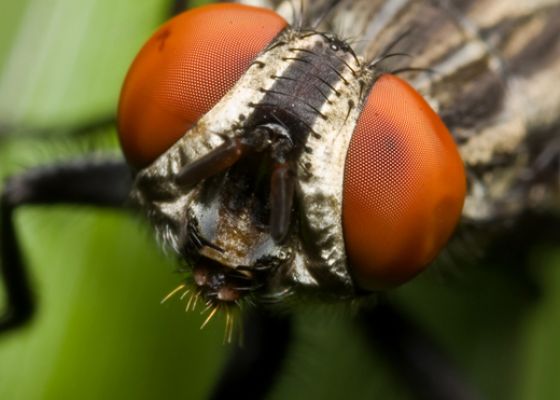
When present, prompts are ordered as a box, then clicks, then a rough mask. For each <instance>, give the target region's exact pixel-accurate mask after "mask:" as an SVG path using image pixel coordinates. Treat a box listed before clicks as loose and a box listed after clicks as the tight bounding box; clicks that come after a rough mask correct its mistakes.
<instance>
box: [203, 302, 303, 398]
mask: <svg viewBox="0 0 560 400" xmlns="http://www.w3.org/2000/svg"><path fill="white" fill-rule="evenodd" d="M291 339H292V319H291V316H290V315H287V314H277V313H267V312H266V311H264V310H262V309H251V310H247V311H246V314H245V315H244V322H243V343H244V344H243V345H242V346H237V347H233V348H232V353H231V355H230V358H229V360H228V361H227V362H226V365H225V367H224V370H223V372H222V375H221V377H220V379H219V380H218V383H217V385H216V387H215V388H214V391H213V393H212V395H211V396H210V398H211V399H212V400H221V399H245V400H249V399H263V398H265V397H266V396H267V394H268V393H269V391H270V389H271V388H272V387H273V386H274V383H275V380H276V378H277V377H278V375H279V372H280V370H281V368H282V364H283V361H284V359H285V358H286V354H287V352H288V350H289V344H290V342H291Z"/></svg>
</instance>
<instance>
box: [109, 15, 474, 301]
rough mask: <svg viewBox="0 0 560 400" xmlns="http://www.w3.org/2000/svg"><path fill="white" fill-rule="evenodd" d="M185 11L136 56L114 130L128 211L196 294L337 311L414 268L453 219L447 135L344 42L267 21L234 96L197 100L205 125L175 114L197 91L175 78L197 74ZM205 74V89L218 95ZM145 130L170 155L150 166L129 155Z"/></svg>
mask: <svg viewBox="0 0 560 400" xmlns="http://www.w3.org/2000/svg"><path fill="white" fill-rule="evenodd" d="M199 10H200V9H199ZM202 10H205V11H204V12H207V13H208V14H207V15H204V16H203V19H209V20H216V18H218V19H219V18H221V17H220V16H219V15H218V14H220V13H226V14H228V16H229V17H228V18H231V19H228V21H233V22H232V23H231V24H230V25H233V26H234V27H235V26H236V24H237V25H239V26H240V27H241V26H244V24H242V23H241V22H239V21H241V20H243V18H245V15H246V14H247V13H249V14H251V13H262V10H261V9H256V8H253V7H247V6H240V5H220V6H211V7H205V8H202ZM192 13H193V12H189V13H185V14H183V15H182V16H180V17H178V18H176V19H174V20H172V21H170V22H169V23H168V24H166V25H164V26H163V27H162V28H160V30H159V31H158V32H156V33H155V34H154V36H153V38H152V39H150V41H149V42H148V43H147V44H146V46H145V48H144V49H143V50H142V51H141V52H140V54H139V56H138V58H137V60H136V61H135V63H134V64H133V66H132V68H131V71H130V72H129V75H128V78H127V81H126V83H125V87H124V89H123V94H122V97H121V103H120V107H119V127H120V134H121V143H122V144H123V148H124V151H125V155H126V156H127V159H128V160H129V161H130V162H131V163H132V164H133V165H134V164H136V165H135V166H136V167H137V168H139V171H138V173H137V175H136V179H135V184H134V189H133V192H132V199H133V201H134V202H135V203H136V204H137V205H138V206H139V207H140V208H141V209H143V210H145V212H146V214H147V216H148V218H149V219H150V220H151V222H152V224H153V225H154V227H155V230H156V232H157V234H158V235H159V237H160V238H161V239H162V240H163V242H164V243H165V244H166V245H168V246H169V247H171V248H172V249H173V250H174V251H175V252H176V253H177V254H179V255H180V256H181V257H182V258H183V259H184V260H185V262H186V263H187V264H188V265H189V266H192V278H193V279H192V280H193V281H194V284H195V286H196V288H197V296H202V297H203V298H204V299H205V300H206V301H207V302H209V303H211V304H226V305H227V304H231V303H234V302H237V301H238V300H239V299H240V298H241V297H243V296H245V295H246V294H251V295H252V296H253V297H254V298H255V299H256V300H257V301H260V302H266V301H277V300H280V299H283V298H284V297H285V296H287V295H288V294H291V293H293V292H298V293H313V294H315V295H320V296H322V297H330V298H337V299H338V298H349V297H353V296H356V295H357V294H358V293H360V292H364V291H372V290H378V289H382V288H385V287H389V286H394V285H397V284H399V283H402V282H404V281H406V280H408V279H410V278H411V277H412V276H414V275H416V274H417V273H418V272H419V271H420V270H421V269H423V268H424V267H425V266H426V265H427V264H429V262H431V260H432V259H433V258H434V257H435V256H436V255H437V253H438V251H439V249H440V248H441V247H442V246H443V245H444V244H445V242H446V241H447V239H448V238H449V236H450V235H451V233H452V231H453V229H454V227H455V225H456V223H457V221H458V219H459V216H460V212H461V207H462V203H463V198H464V194H465V176H464V171H463V167H462V162H461V160H460V157H459V155H458V152H457V149H456V148H455V145H454V142H453V140H452V139H451V136H450V134H449V132H448V131H447V129H446V128H445V126H444V125H443V123H442V122H441V121H440V120H439V118H438V117H437V115H436V114H435V113H434V112H433V111H432V110H431V109H430V108H429V106H428V105H427V103H426V102H425V101H424V100H423V99H422V98H421V97H420V96H419V95H418V94H417V93H416V92H415V91H414V89H412V88H411V87H410V86H408V85H407V84H406V83H405V82H403V81H401V80H400V79H399V78H397V77H394V76H392V75H388V74H385V73H384V72H383V71H380V70H379V69H377V68H376V65H375V64H371V63H368V62H367V60H363V59H360V58H359V57H357V56H356V55H355V54H354V52H353V51H352V49H351V48H350V46H349V45H348V44H347V43H345V42H344V41H341V40H339V39H337V38H336V37H334V36H332V35H330V34H325V33H321V32H316V31H314V30H306V29H296V28H293V27H290V26H287V27H286V26H285V24H284V23H282V21H283V20H282V19H281V17H279V16H276V15H275V14H274V15H272V14H269V15H268V16H266V18H269V19H270V20H271V22H272V23H273V24H275V26H276V28H275V29H277V30H278V32H276V33H274V37H273V38H270V40H269V41H266V43H261V45H262V49H261V50H262V51H261V50H258V51H256V52H255V54H254V58H253V59H251V60H250V61H249V62H247V66H246V71H245V72H244V73H242V74H240V77H239V78H238V79H237V82H236V83H232V88H231V89H230V90H229V91H227V92H226V93H225V94H220V95H219V96H217V95H216V94H215V93H212V95H214V96H215V97H216V103H215V104H209V105H205V106H206V107H207V108H209V110H208V111H206V110H204V111H203V112H200V113H199V114H200V115H195V116H194V117H192V116H190V117H189V116H185V114H188V112H190V111H192V109H191V107H194V106H192V103H193V102H194V103H196V102H197V101H199V97H200V96H202V95H201V93H200V92H201V91H200V90H199V91H198V92H197V90H194V91H191V92H192V93H191V95H193V96H195V98H194V99H190V98H188V96H187V97H186V98H185V93H188V92H189V87H190V86H189V85H194V87H195V89H196V88H197V87H198V86H197V85H199V86H200V85H201V84H200V83H198V81H197V80H198V79H199V77H198V76H188V75H186V72H185V71H189V67H190V66H194V67H196V68H198V69H199V70H204V69H205V67H207V66H205V65H203V66H200V63H201V62H202V63H204V60H202V61H200V60H198V59H197V57H198V54H199V53H198V51H193V50H192V49H191V47H193V46H192V45H191V44H190V43H187V44H184V43H182V42H181V40H182V41H183V42H184V40H183V39H178V38H177V37H176V36H177V35H178V33H177V31H179V33H180V32H181V29H182V27H183V26H184V25H185V24H186V25H187V26H191V25H192V24H193V23H200V22H197V21H194V20H191V18H195V17H193V14H192ZM196 13H198V14H200V11H196V12H195V16H196V15H197V14H196ZM267 13H268V12H267ZM259 18H262V15H259ZM181 19H183V20H181ZM259 21H262V20H261V19H259ZM279 21H280V22H279ZM262 26H263V25H262V22H260V23H258V24H256V25H255V29H256V30H257V32H260V30H259V29H260V27H262ZM234 29H235V28H234ZM240 30H242V29H241V28H239V29H238V30H236V31H234V32H232V35H231V36H227V35H226V36H227V38H226V39H224V35H223V34H220V35H218V38H217V43H219V44H220V45H222V47H224V48H226V49H227V48H228V46H231V47H233V48H234V49H233V50H234V54H231V56H233V57H236V56H238V54H237V53H235V52H237V51H238V50H237V47H236V46H237V44H238V42H242V43H244V42H246V41H248V40H250V37H247V33H246V32H244V31H243V32H241V33H239V31H240ZM267 34H268V35H269V36H271V32H270V31H267ZM236 35H237V36H236ZM162 37H165V41H162V40H163V39H161V38H162ZM181 37H182V36H181ZM224 42H225V44H224ZM230 42H233V44H234V45H232V43H230ZM263 42H265V41H263ZM162 43H163V44H162ZM194 47H196V46H194ZM211 48H213V47H212V43H210V44H209V43H206V44H205V48H204V49H203V50H204V51H205V52H208V51H209V49H211ZM166 49H170V50H166ZM177 49H179V50H177ZM168 52H171V54H168ZM173 52H178V53H177V54H178V55H177V54H175V53H173ZM193 54H194V55H193ZM226 56H228V57H229V56H230V55H228V54H227V51H226V52H225V53H224V55H223V57H222V56H221V55H218V56H217V57H218V62H222V61H223V59H225V58H227V57H226ZM189 57H191V58H193V57H194V59H195V61H191V60H190V59H189ZM177 60H178V61H177ZM211 61H212V63H211V64H210V69H211V72H210V73H209V76H208V77H207V79H212V78H214V79H217V80H218V82H221V81H223V80H224V79H223V77H222V76H221V74H222V73H223V71H221V69H220V68H219V67H216V65H215V62H216V60H211ZM146 65H148V67H146ZM146 71H149V73H146ZM177 71H179V72H177ZM201 72H202V71H201ZM213 73H214V74H216V75H217V76H214V77H212V74H213ZM190 81H192V82H194V83H192V82H190ZM218 86H219V85H218ZM193 93H194V94H193ZM140 96H144V97H145V98H143V101H144V102H143V103H142V105H139V104H138V101H137V98H138V97H140ZM203 97H204V96H203ZM203 100H205V99H203ZM144 104H145V106H144ZM195 106H196V104H195ZM201 108H204V107H201ZM179 111H180V112H179ZM186 111H188V112H186ZM158 112H159V113H160V114H161V115H159V114H158V115H157V116H156V117H150V115H154V114H155V113H158ZM191 114H192V113H191ZM195 114H196V113H195ZM401 114H402V115H401ZM403 115H404V116H403ZM138 118H140V120H142V121H143V122H141V123H137V122H136V121H137V119H138ZM189 118H191V121H189V120H188V119H189ZM192 119H194V120H192ZM131 120H133V121H134V122H131ZM185 121H186V122H185ZM180 124H183V126H185V125H190V128H188V130H187V131H186V133H184V134H180V135H178V134H177V133H172V134H168V133H167V132H166V131H165V129H166V128H167V127H168V126H171V125H173V126H174V125H180ZM157 125H160V126H162V130H163V132H162V133H161V135H162V136H163V137H165V138H166V139H165V140H169V142H170V143H169V146H168V147H169V148H168V149H167V150H164V152H163V154H162V155H161V156H159V157H157V158H155V160H152V159H153V158H154V157H153V156H145V155H146V154H149V153H150V151H151V150H150V149H146V150H144V147H143V146H144V145H143V144H142V143H143V141H144V142H150V141H151V140H152V139H151V135H152V134H153V133H151V132H148V130H149V129H148V128H146V127H150V126H157ZM170 131H171V130H170ZM166 135H168V136H171V137H172V139H167V136H166ZM177 135H178V136H179V138H178V139H175V136H177ZM146 138H147V139H146ZM175 140H176V142H175V143H173V142H174V141H175ZM162 147H165V146H162ZM137 149H140V150H141V151H140V152H138V151H137ZM180 287H183V286H180Z"/></svg>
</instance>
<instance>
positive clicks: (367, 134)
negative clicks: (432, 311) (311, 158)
mask: <svg viewBox="0 0 560 400" xmlns="http://www.w3.org/2000/svg"><path fill="white" fill-rule="evenodd" d="M465 191H466V177H465V171H464V167H463V162H462V160H461V158H460V156H459V153H458V150H457V147H456V145H455V143H454V141H453V138H452V136H451V134H450V132H449V131H448V130H447V128H446V127H445V125H444V124H443V122H442V121H441V120H440V118H439V117H438V116H437V114H436V113H435V112H434V111H433V110H432V109H431V108H430V106H429V105H428V104H427V103H426V101H425V100H424V99H423V98H422V97H421V96H420V95H419V94H418V93H417V92H416V91H415V90H414V89H413V88H412V87H411V86H410V85H408V84H407V83H406V82H404V81H403V80H401V79H400V78H398V77H396V76H394V75H388V74H387V75H382V76H381V77H380V78H379V79H378V80H377V81H376V83H375V84H374V86H373V88H372V90H371V92H370V93H369V97H368V98H367V101H366V103H365V105H364V108H363V111H362V114H361V115H360V117H359V119H358V123H357V125H356V128H355V131H354V134H353V136H352V138H351V140H350V146H349V148H348V154H347V156H346V163H345V166H344V187H343V204H342V224H343V231H344V240H345V245H346V252H347V256H348V263H349V265H350V272H351V274H352V275H353V277H354V279H355V281H356V283H357V284H358V286H360V287H361V288H363V289H366V290H379V289H384V288H388V287H392V286H396V285H399V284H401V283H404V282H405V281H407V280H409V279H411V278H412V277H414V276H415V275H416V274H418V273H419V272H421V271H422V270H423V269H424V268H425V267H426V266H427V265H428V264H429V263H430V262H431V261H433V259H434V258H435V257H436V256H437V254H438V253H439V251H440V250H441V249H442V247H443V246H444V245H445V244H446V242H447V241H448V239H449V238H450V236H451V234H452V233H453V230H454V229H455V227H456V225H457V223H458V221H459V217H460V215H461V211H462V208H463V201H464V197H465Z"/></svg>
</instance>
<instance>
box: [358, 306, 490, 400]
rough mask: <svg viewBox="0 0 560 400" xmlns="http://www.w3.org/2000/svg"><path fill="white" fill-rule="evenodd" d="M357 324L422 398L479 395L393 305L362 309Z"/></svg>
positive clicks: (459, 399) (462, 399)
mask: <svg viewBox="0 0 560 400" xmlns="http://www.w3.org/2000/svg"><path fill="white" fill-rule="evenodd" d="M358 320H359V323H360V324H361V326H362V328H363V329H364V330H365V333H366V334H367V336H368V339H369V341H370V343H371V345H372V347H374V349H373V350H374V351H379V352H382V353H383V354H385V356H386V358H387V360H388V361H389V362H390V363H391V364H392V366H393V367H394V369H395V371H396V373H397V374H398V376H400V377H401V378H402V379H403V380H404V381H405V382H406V384H407V385H408V387H410V388H411V389H412V390H413V391H414V394H415V398H419V399H423V400H474V399H480V398H481V396H480V395H479V394H478V393H477V392H476V391H475V390H474V389H473V387H472V386H471V385H470V384H469V383H468V382H467V381H466V380H465V377H464V376H463V374H461V371H459V370H458V369H457V367H456V366H455V365H453V363H452V362H451V360H450V359H449V358H448V357H447V356H446V355H445V354H444V353H443V352H442V350H441V349H440V348H439V347H438V346H437V345H436V343H434V341H433V340H432V339H431V338H430V337H429V336H428V335H426V333H425V332H423V331H422V330H421V329H420V328H419V327H418V326H417V325H416V324H415V323H414V322H413V321H411V320H409V319H408V318H407V317H406V316H405V315H404V314H403V313H402V312H401V311H400V310H397V309H396V308H395V307H394V306H393V305H390V304H389V303H386V302H383V303H380V304H378V305H376V306H373V307H368V308H365V307H364V308H363V309H362V310H361V311H360V314H359V318H358Z"/></svg>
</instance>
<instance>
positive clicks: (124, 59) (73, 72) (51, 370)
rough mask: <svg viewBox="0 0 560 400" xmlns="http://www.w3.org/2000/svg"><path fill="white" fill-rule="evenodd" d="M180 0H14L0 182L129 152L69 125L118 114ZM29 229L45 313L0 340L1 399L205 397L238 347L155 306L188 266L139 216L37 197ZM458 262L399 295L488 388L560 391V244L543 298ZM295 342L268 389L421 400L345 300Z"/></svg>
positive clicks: (316, 317)
mask: <svg viewBox="0 0 560 400" xmlns="http://www.w3.org/2000/svg"><path fill="white" fill-rule="evenodd" d="M170 8H171V2H170V1H169V0H142V1H133V0H81V1H79V2H78V1H75V0H19V1H17V2H15V1H7V0H2V4H1V6H0V10H1V12H0V135H1V136H0V178H5V177H7V176H9V175H10V174H14V173H17V172H18V171H21V170H24V169H25V168H28V167H30V166H34V165H40V164H45V163H52V162H55V161H56V160H66V159H71V158H76V157H80V156H83V155H84V154H85V153H88V154H89V153H92V152H94V153H100V154H104V153H110V154H111V153H112V154H115V155H116V156H118V155H119V153H118V149H117V141H116V137H115V131H114V127H112V126H111V125H108V126H106V127H103V126H100V128H99V129H96V130H95V131H94V132H92V133H91V134H88V135H79V136H77V135H72V134H71V131H72V127H75V126H79V125H83V124H86V123H89V122H94V121H98V120H106V119H107V118H110V117H112V116H114V113H115V108H116V104H117V99H118V94H119V90H120V85H121V82H122V80H123V78H124V75H125V73H126V70H127V68H128V65H129V64H130V62H131V60H132V58H133V56H134V54H135V53H136V51H137V50H138V49H139V47H140V46H141V44H142V43H143V42H144V41H145V40H146V38H147V37H148V36H149V35H150V33H151V32H152V31H153V30H154V29H155V27H156V26H158V25H159V24H160V23H161V22H163V21H164V20H165V19H166V18H167V16H168V14H169V10H170ZM17 228H18V236H19V239H20V241H21V243H22V248H23V252H24V254H25V259H26V261H27V263H28V265H29V268H30V271H31V276H32V281H33V284H34V289H35V291H36V294H37V298H38V301H39V310H38V313H37V315H36V318H35V319H34V320H33V322H32V323H31V324H30V325H29V326H27V327H26V328H24V329H21V330H18V331H15V332H11V333H9V334H4V335H2V336H0V399H25V400H27V399H70V398H81V399H100V398H103V399H117V398H118V399H121V398H125V399H128V398H130V399H156V398H157V399H161V398H175V399H176V398H187V399H202V398H205V396H206V394H207V393H208V391H209V389H210V387H211V386H212V383H213V382H214V381H215V379H216V377H217V375H218V372H219V369H220V367H221V365H222V363H223V361H224V360H225V356H226V355H227V352H228V346H226V345H223V344H222V333H223V324H222V323H221V321H214V322H212V323H211V324H210V325H209V327H208V328H206V329H205V330H204V331H200V330H199V326H200V323H201V322H202V320H203V318H202V317H201V316H200V315H198V313H189V314H185V313H184V312H183V311H182V310H183V306H182V305H181V304H180V303H179V302H176V301H170V302H169V303H167V304H165V305H160V304H159V301H160V300H161V298H162V297H163V296H164V295H165V294H166V293H167V292H168V291H169V290H170V289H172V288H173V287H175V286H176V285H177V282H178V281H179V279H180V276H179V275H178V274H176V273H174V271H175V268H176V266H175V263H174V261H173V260H172V259H171V258H167V257H165V256H164V255H163V254H161V252H160V251H159V250H158V249H157V247H156V245H155V243H154V241H153V240H152V237H151V233H150V231H149V229H148V227H146V226H145V224H143V221H141V220H140V219H138V218H136V217H134V216H131V215H128V214H125V213H121V212H118V211H113V210H97V209H92V208H87V207H68V206H59V207H50V208H45V207H26V208H24V209H21V211H19V212H18V214H17ZM453 265H454V266H453V267H452V268H450V267H441V268H434V269H432V271H430V272H429V273H427V274H425V275H424V276H422V277H421V278H419V279H417V280H416V281H414V282H413V283H411V284H408V285H406V286H404V287H403V288H401V289H399V290H396V291H394V292H393V293H391V294H390V296H391V297H392V298H394V300H395V301H396V302H398V303H400V304H401V305H402V306H403V307H404V308H405V309H407V310H408V311H409V312H410V313H411V314H412V315H413V316H414V317H415V318H416V319H417V320H419V321H421V323H422V324H423V325H424V326H425V328H426V330H427V331H429V332H431V333H432V334H433V335H434V337H435V338H436V339H437V340H438V341H440V342H441V344H442V346H443V347H444V348H445V349H447V350H448V351H449V353H450V355H451V357H452V358H453V359H454V360H455V361H456V362H457V364H458V365H460V367H461V368H463V369H464V370H465V373H466V375H467V376H468V378H469V379H470V380H471V381H473V382H474V383H475V385H476V386H477V387H479V388H480V390H481V391H482V392H483V393H484V394H485V396H486V397H487V398H491V399H527V400H529V399H557V398H560V379H558V374H559V371H560V341H559V340H558V337H560V250H559V247H550V246H549V247H546V246H538V247H536V248H534V249H533V251H532V252H531V271H530V272H531V274H532V275H533V276H534V277H535V279H536V282H537V283H538V284H539V285H540V286H541V288H542V292H541V295H540V296H539V297H537V298H535V297H534V296H531V295H529V294H527V290H526V288H525V286H524V283H523V282H520V280H519V279H518V278H517V277H516V276H513V275H514V273H513V272H512V271H508V268H507V265H506V266H505V268H504V267H503V266H497V265H493V264H481V263H478V262H475V263H466V264H465V263H459V264H457V263H453ZM446 268H447V269H446ZM513 269H514V268H512V270H513ZM450 270H452V272H451V273H449V271H450ZM442 271H443V272H442ZM445 271H447V272H445ZM449 275H451V276H452V279H450V278H449ZM296 338H297V339H296V342H295V343H294V346H293V348H292V349H291V353H290V355H289V358H288V361H287V363H286V365H285V368H284V371H283V373H282V376H281V377H280V380H279V382H278V384H277V385H276V387H275V389H274V391H273V393H272V395H271V398H273V399H286V398H290V399H339V398H343V397H344V398H384V399H414V398H415V396H414V393H411V392H410V391H408V390H407V389H406V388H405V387H404V386H403V384H402V382H400V380H399V376H398V373H395V371H392V370H391V369H389V368H388V364H387V363H386V360H384V359H383V358H382V357H381V356H380V355H378V354H375V353H371V352H369V351H368V350H367V347H366V344H365V339H364V337H363V336H362V335H361V333H360V332H359V331H357V330H356V329H355V325H354V324H353V323H352V315H351V314H350V313H348V312H346V311H345V309H339V308H337V309H329V307H326V308H323V307H321V308H320V309H316V308H313V307H309V308H305V309H302V310H298V313H297V327H296Z"/></svg>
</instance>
